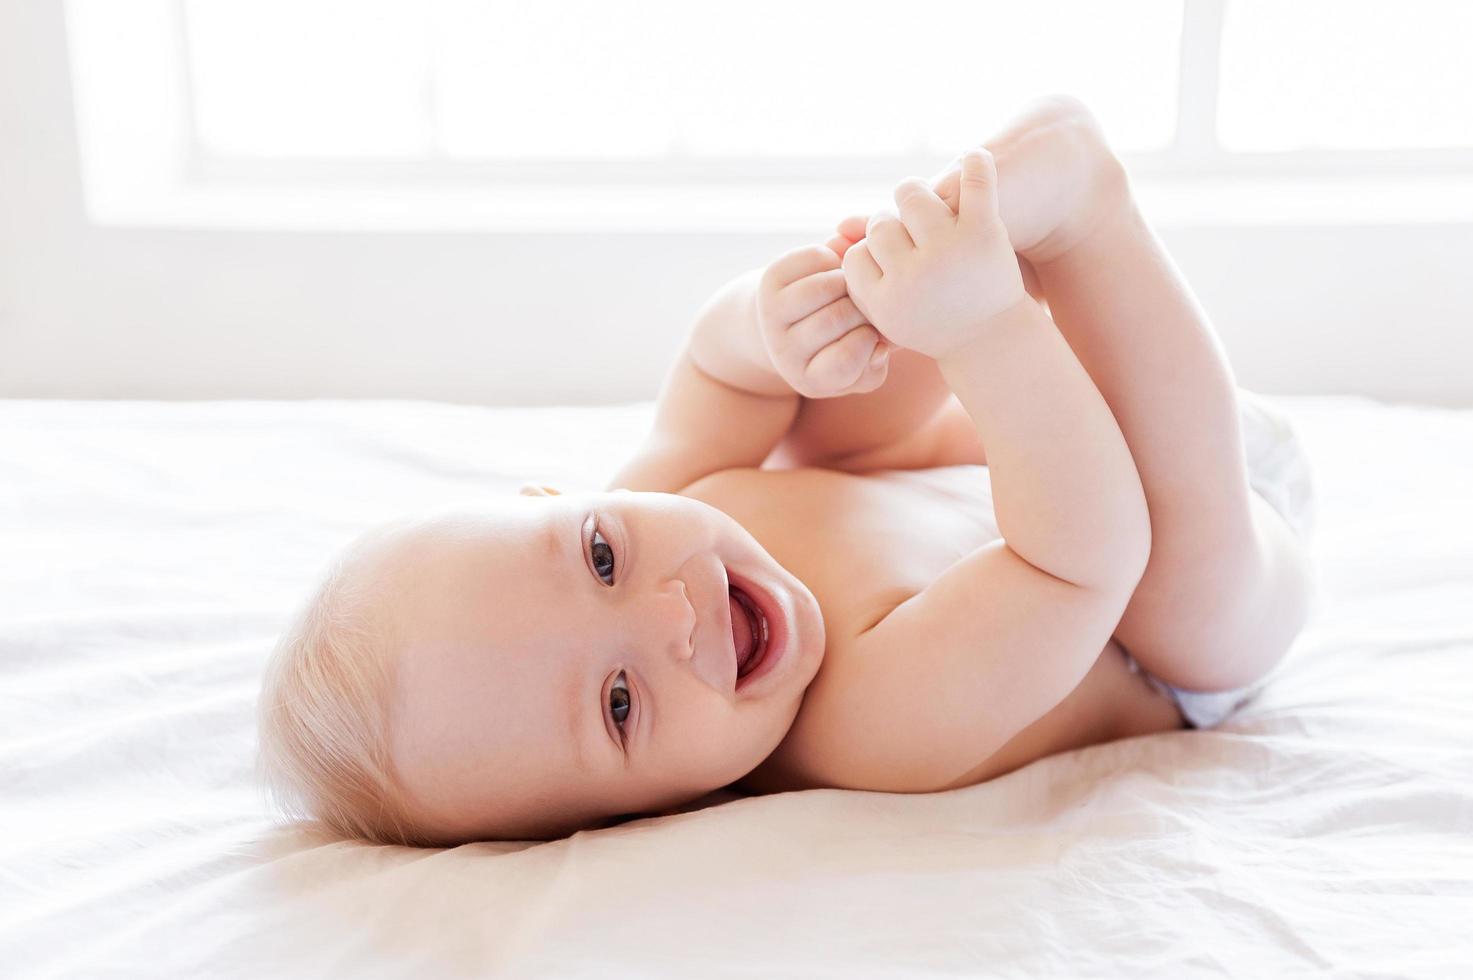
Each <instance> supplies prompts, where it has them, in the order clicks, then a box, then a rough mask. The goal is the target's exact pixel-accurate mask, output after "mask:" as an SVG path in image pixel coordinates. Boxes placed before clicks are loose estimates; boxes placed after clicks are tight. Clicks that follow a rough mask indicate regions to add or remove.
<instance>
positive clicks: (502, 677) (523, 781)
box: [362, 491, 824, 839]
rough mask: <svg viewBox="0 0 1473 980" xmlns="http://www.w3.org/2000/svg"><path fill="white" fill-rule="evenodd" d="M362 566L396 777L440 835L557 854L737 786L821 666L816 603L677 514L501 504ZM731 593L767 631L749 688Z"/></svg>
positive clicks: (735, 542)
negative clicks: (529, 845)
mask: <svg viewBox="0 0 1473 980" xmlns="http://www.w3.org/2000/svg"><path fill="white" fill-rule="evenodd" d="M362 567H363V568H364V571H365V572H366V573H367V574H369V575H371V576H372V577H373V579H374V581H375V582H376V583H377V584H379V585H382V586H383V587H384V595H385V596H386V597H387V598H385V599H384V600H383V602H384V610H385V612H386V613H387V625H388V626H389V628H390V629H391V630H392V633H393V635H394V637H395V640H394V645H395V650H396V652H395V662H394V664H393V667H392V670H393V681H392V683H393V689H392V696H391V699H390V712H389V730H390V752H391V758H392V760H393V763H394V765H395V767H396V769H397V771H398V773H399V775H400V778H401V781H402V782H403V784H404V787H405V789H406V791H407V793H408V794H409V797H410V802H411V807H412V809H413V811H414V812H415V814H416V815H417V816H419V817H420V818H421V819H423V820H426V821H427V822H428V823H429V825H430V826H431V827H433V829H434V831H435V832H436V833H438V834H440V835H443V836H446V837H455V838H458V839H472V838H495V839H515V838H546V837H553V836H560V835H562V834H565V833H569V832H571V831H572V830H575V829H578V828H580V827H586V826H589V825H590V824H592V823H595V822H597V821H599V820H601V819H603V818H606V817H610V816H615V815H621V814H626V813H648V812H652V811H657V810H660V809H664V808H667V807H671V806H676V805H679V804H681V803H685V802H687V801H689V800H692V799H695V798H696V797H699V796H701V795H703V794H705V793H707V792H710V791H711V790H714V789H718V788H720V787H723V786H726V785H728V784H730V783H732V782H734V781H735V780H737V779H740V778H741V777H742V776H744V775H746V774H747V773H748V772H750V771H751V770H752V769H754V768H755V767H756V766H757V765H758V764H759V763H760V762H762V760H763V759H765V758H766V757H767V756H768V755H769V754H771V752H772V751H773V749H775V748H776V747H777V745H778V744H779V743H780V742H781V741H782V739H783V736H784V735H785V734H786V733H787V731H788V729H789V728H790V727H791V725H792V723H793V719H794V718H795V717H796V716H797V713H798V708H799V706H800V704H801V702H802V698H803V693H804V690H805V689H806V688H807V687H808V685H809V683H810V682H811V681H812V680H813V678H814V677H815V675H816V674H817V673H818V668H819V664H820V661H821V660H822V657H823V651H824V632H823V620H822V618H821V616H820V613H819V608H818V603H817V602H816V600H815V599H814V597H813V595H812V593H810V592H809V591H808V589H807V588H806V587H805V586H804V585H803V584H802V583H801V582H799V581H798V580H797V579H796V578H794V577H793V576H792V575H790V574H789V573H788V572H787V571H786V570H785V569H784V568H782V567H781V566H780V565H778V564H777V562H776V561H774V560H773V558H772V557H771V556H770V555H769V554H768V553H767V552H766V551H765V550H764V549H763V548H762V546H761V545H759V544H758V543H757V541H756V540H755V539H754V538H753V537H752V536H751V535H750V534H749V533H747V531H746V530H745V529H744V528H743V527H742V526H741V525H740V524H738V523H737V522H736V521H734V520H732V519H731V518H730V517H728V516H727V515H726V514H724V513H722V512H721V511H719V510H717V509H715V508H713V507H711V506H709V505H707V504H704V503H701V502H700V501H696V500H692V499H689V498H686V497H679V496H675V495H672V494H663V493H631V492H628V491H616V492H614V493H590V494H578V495H560V496H521V497H510V498H508V499H506V500H505V501H502V502H499V503H497V504H496V505H494V506H492V507H489V508H487V509H486V510H485V511H484V512H475V513H467V514H457V515H453V516H451V517H448V518H437V519H435V520H432V521H425V522H421V523H419V524H416V525H412V526H411V527H410V528H408V529H407V530H403V529H401V530H396V531H394V532H391V533H390V534H388V535H386V536H384V537H382V538H381V539H380V540H379V541H377V542H376V543H375V544H374V545H373V546H371V547H368V548H366V549H364V554H363V558H362ZM736 583H740V584H741V586H742V587H744V589H745V590H746V591H747V592H750V593H752V595H751V598H752V599H755V600H756V604H757V605H758V606H765V608H766V613H767V619H768V623H767V627H768V639H767V641H766V647H767V649H766V651H765V653H764V654H763V655H762V662H761V663H760V664H759V665H758V666H757V667H756V668H755V669H753V670H752V672H751V673H749V674H747V675H745V676H743V677H742V678H741V680H740V685H739V684H738V677H737V673H738V662H737V661H738V650H739V649H740V651H741V652H746V651H748V650H749V649H751V648H752V645H753V644H754V643H757V642H761V638H760V635H759V636H755V637H754V636H753V635H752V631H751V630H750V629H749V627H748V625H747V623H748V617H747V615H746V613H745V612H744V611H743V608H742V606H741V605H740V604H737V603H736V600H734V599H733V598H732V596H731V595H730V593H729V585H731V584H736ZM737 598H740V596H738V597H737ZM734 623H735V626H734ZM758 633H759V634H760V623H759V630H758Z"/></svg>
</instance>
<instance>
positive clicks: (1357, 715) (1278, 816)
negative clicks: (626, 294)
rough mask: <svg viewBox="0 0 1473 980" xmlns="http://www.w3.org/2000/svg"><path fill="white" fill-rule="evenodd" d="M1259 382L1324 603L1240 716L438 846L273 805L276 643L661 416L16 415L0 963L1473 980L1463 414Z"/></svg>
mask: <svg viewBox="0 0 1473 980" xmlns="http://www.w3.org/2000/svg"><path fill="white" fill-rule="evenodd" d="M1271 401H1272V402H1273V404H1275V405H1276V406H1278V407H1280V408H1282V409H1283V410H1284V411H1285V412H1287V413H1288V414H1289V416H1290V418H1291V419H1292V420H1293V422H1294V424H1295V425H1296V426H1297V428H1298V430H1299V433H1300V436H1301V438H1302V439H1303V441H1304V444H1305V447H1306V450H1307V451H1308V453H1309V455H1310V458H1311V460H1312V462H1313V465H1314V470H1315V478H1316V487H1317V492H1318V494H1319V501H1318V507H1319V510H1318V513H1317V515H1316V516H1317V528H1316V536H1315V539H1314V547H1315V551H1316V557H1317V560H1318V563H1319V568H1320V576H1321V582H1322V588H1323V593H1322V596H1321V602H1320V603H1319V605H1318V607H1317V609H1316V611H1315V614H1314V619H1313V620H1312V621H1311V623H1310V624H1309V626H1308V627H1307V628H1306V630H1305V632H1304V633H1303V635H1302V636H1301V637H1300V639H1299V640H1298V642H1297V643H1296V644H1295V646H1294V648H1293V650H1292V651H1291V653H1290V655H1289V657H1288V659H1287V660H1286V661H1285V662H1284V664H1283V665H1282V666H1281V668H1280V669H1279V671H1278V672H1277V673H1276V674H1275V676H1274V679H1273V683H1271V684H1269V685H1268V687H1267V688H1266V689H1265V690H1264V691H1263V693H1262V694H1260V695H1259V696H1258V697H1257V698H1256V699H1255V700H1254V701H1253V702H1251V703H1250V704H1249V705H1247V706H1246V707H1244V708H1243V709H1242V710H1241V711H1239V712H1238V713H1237V714H1236V715H1234V716H1233V717H1232V718H1231V719H1230V720H1229V721H1228V722H1226V723H1225V724H1224V725H1223V726H1222V727H1220V728H1218V729H1215V730H1212V731H1182V732H1173V733H1167V734H1159V735H1151V736H1147V737H1142V738H1135V739H1129V740H1125V741H1121V742H1115V743H1111V744H1106V745H1100V746H1093V747H1090V748H1087V749H1084V750H1080V751H1076V752H1070V753H1068V754H1064V755H1059V756H1055V757H1052V758H1048V759H1044V760H1041V761H1039V762H1036V763H1034V764H1033V765H1030V766H1027V767H1026V768H1023V769H1021V770H1018V771H1016V772H1014V773H1012V774H1010V775H1008V776H1005V777H1003V778H1001V779H998V780H995V781H993V782H990V783H986V784H983V785H980V786H973V787H968V788H965V789H960V790H954V791H950V792H945V793H937V794H927V795H898V794H885V793H861V792H852V791H842V790H813V791H808V792H801V793H789V794H781V795H776V796H769V797H739V796H736V795H735V794H728V795H727V796H726V797H725V798H724V799H717V800H715V801H712V802H713V803H714V804H715V805H709V806H706V807H704V808H701V809H696V810H692V811H690V812H685V813H678V814H673V815H669V816H663V817H658V818H649V819H643V820H638V821H633V822H630V823H626V824H623V825H621V826H617V827H613V828H609V829H605V830H601V831H594V832H584V833H580V834H577V835H574V836H573V837H571V838H568V839H565V840H561V841H555V842H549V843H527V842H518V843H506V842H502V843H483V844H474V845H467V846H463V847H458V848H454V849H448V850H417V849H409V848H395V847H376V846H370V845H367V844H364V843H361V842H348V841H340V840H336V839H334V838H332V837H331V836H329V835H327V834H325V833H324V832H323V831H322V830H321V829H320V828H318V827H316V826H315V825H312V824H297V825H283V824H280V823H278V822H277V819H276V818H275V816H274V815H273V814H272V813H271V812H270V810H269V809H268V808H267V806H266V803H265V801H264V800H263V798H262V797H261V795H260V793H259V790H258V788H257V787H256V786H255V784H254V783H253V782H252V781H251V764H252V755H253V748H254V746H253V741H254V729H253V706H254V699H255V696H256V693H257V687H258V682H259V674H260V671H261V668H262V665H263V663H264V661H265V658H266V655H267V653H268V651H269V649H270V646H271V644H272V641H273V640H274V638H275V636H276V634H277V632H278V631H279V630H280V629H281V628H282V626H283V625H284V624H285V623H286V621H287V618H288V617H289V615H290V614H291V613H292V611H293V610H294V609H295V607H296V606H297V604H298V603H299V602H300V601H301V600H302V599H303V598H304V596H305V595H306V592H307V589H308V587H309V586H310V585H311V584H312V583H313V582H314V581H315V580H316V579H317V577H318V576H319V575H320V573H321V572H322V570H323V568H324V567H325V564H326V562H327V560H328V558H329V557H330V556H331V554H332V553H333V552H334V551H335V550H336V549H337V548H338V547H340V546H341V545H342V544H344V543H345V542H346V541H347V540H349V539H350V538H352V537H353V536H354V535H356V534H357V533H358V532H359V531H360V530H362V529H363V528H364V527H366V526H368V525H370V524H373V523H375V522H377V521H380V520H383V519H385V518H388V517H393V516H399V515H402V514H404V513H407V512H412V511H415V510H420V509H430V508H436V507H441V506H446V505H450V504H456V503H463V502H472V501H479V500H485V499H486V498H487V497H488V496H494V495H498V494H507V493H512V492H514V491H515V489H516V487H517V486H518V485H519V484H520V483H521V482H522V481H524V480H535V481H537V482H541V483H549V484H552V485H554V486H565V487H571V488H596V487H598V486H600V485H601V484H602V482H603V480H604V479H605V478H606V477H607V475H609V474H610V473H612V472H613V470H614V469H615V467H616V466H617V465H618V463H619V462H620V460H621V459H622V458H623V457H624V455H625V454H626V453H627V452H628V451H629V450H630V449H631V448H632V447H633V446H634V445H635V443H636V441H637V440H638V438H639V437H640V435H641V434H642V433H643V431H644V429H645V427H646V425H647V424H648V422H649V419H650V417H651V412H652V406H651V405H650V404H647V403H642V404H634V405H626V406H617V407H606V408H576V409H575V408H545V409H484V408H472V407H464V406H453V405H446V404H438V403H425V402H330V401H329V402H301V403H287V402H205V403H173V404H169V403H149V402H113V403H104V402H38V401H9V402H0V974H3V975H5V976H7V977H62V976H65V977H134V976H137V977H156V976H167V977H189V976H204V975H210V976H223V977H263V976H271V977H292V976H329V975H333V976H338V975H341V976H354V977H363V978H373V977H461V976H467V977H468V976H513V977H553V976H557V977H578V976H595V975H596V976H600V977H604V976H615V977H621V976H631V977H632V976H640V977H663V976H671V977H768V976H808V977H834V978H839V977H844V978H848V977H853V976H869V975H904V976H918V977H925V976H943V975H944V976H955V975H959V974H962V975H996V976H1092V977H1114V976H1122V977H1140V976H1169V977H1187V976H1198V975H1202V976H1211V975H1235V976H1295V975H1300V974H1307V973H1329V974H1333V975H1337V976H1350V975H1354V976H1366V977H1380V976H1385V977H1390V976H1397V977H1403V976H1425V977H1449V976H1473V411H1454V410H1447V409H1430V408H1417V407H1410V406H1391V405H1383V404H1378V403H1375V402H1371V401H1367V400H1363V399H1358V398H1273V399H1271Z"/></svg>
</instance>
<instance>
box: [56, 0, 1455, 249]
mask: <svg viewBox="0 0 1473 980" xmlns="http://www.w3.org/2000/svg"><path fill="white" fill-rule="evenodd" d="M1227 2H1228V0H1184V7H1183V20H1182V36H1181V53H1180V57H1179V60H1178V65H1179V67H1178V80H1177V94H1178V98H1177V115H1176V125H1175V132H1174V135H1173V139H1172V142H1171V143H1170V144H1169V145H1168V146H1167V147H1165V148H1163V149H1161V150H1157V151H1150V152H1141V153H1126V154H1122V157H1123V158H1124V160H1125V163H1126V166H1127V168H1128V170H1129V171H1130V173H1131V174H1132V177H1133V180H1134V181H1135V184H1136V188H1137V192H1138V194H1139V195H1140V196H1141V198H1142V202H1143V207H1144V208H1145V209H1146V210H1147V211H1148V213H1151V214H1152V217H1153V219H1155V220H1158V221H1161V222H1164V223H1167V224H1217V223H1225V224H1244V223H1250V224H1274V223H1305V222H1309V223H1344V222H1347V221H1354V222H1364V221H1371V222H1384V221H1395V222H1428V221H1470V220H1473V147H1456V148H1428V149H1390V150H1349V149H1347V150H1295V151H1285V152H1272V153H1264V152H1258V153H1248V152H1237V151H1229V150H1226V149H1225V148H1224V147H1223V146H1222V145H1221V144H1220V142H1219V141H1218V137H1217V109H1218V83H1219V52H1220V47H1221V39H1222V29H1223V20H1224V13H1225V10H1226V4H1227ZM185 9H186V8H185V3H184V0H129V2H127V3H118V2H116V0H67V2H66V14H67V33H68V46H69V60H70V62H71V71H72V78H73V95H74V107H75V111H76V119H77V128H78V141H79V147H80V150H81V156H82V173H83V185H84V192H85V198H86V201H87V207H88V211H89V214H90V216H91V217H92V219H93V220H94V221H95V222H97V223H98V224H101V225H113V226H140V225H142V226H164V227H233V228H262V229H278V230H280V229H301V230H445V229H464V230H484V231H588V230H600V231H699V232H715V231H749V232H753V231H761V232H787V231H811V230H812V229H813V228H814V227H815V226H816V225H817V226H823V225H826V224H828V223H831V222H832V221H833V220H835V219H836V217H837V216H842V215H843V214H846V213H852V212H854V211H856V210H863V209H864V208H865V207H866V206H875V205H876V204H877V203H883V202H885V201H887V200H888V198H889V189H890V188H891V187H892V186H893V184H894V182H895V181H896V180H897V179H898V178H899V177H900V176H903V175H906V174H926V173H930V172H933V171H934V170H935V168H936V166H937V164H936V161H935V160H934V159H933V158H929V157H919V156H863V157H858V156H856V157H835V156H823V157H806V158H805V157H795V158H782V159H781V160H774V159H772V158H755V157H752V158H743V157H725V158H709V157H701V158H679V157H675V158H669V159H663V160H659V161H618V160H614V161H592V162H591V161H586V160H567V159H561V160H552V159H547V160H536V159H531V160H517V161H489V160H487V161H472V160H461V159H452V158H449V157H446V156H444V155H434V154H431V155H429V156H427V157H426V156H421V157H416V158H411V159H402V160H396V159H371V158H359V159H351V160H349V159H280V160H273V159H256V158H246V157H224V156H220V155H218V154H214V153H211V152H209V151H208V150H207V149H206V148H205V147H204V146H203V145H202V142H201V140H200V138H199V135H198V133H197V132H196V129H195V114H194V111H193V109H194V106H193V96H194V92H193V86H192V83H191V77H192V69H191V66H190V64H189V51H188V45H187V43H186V32H185V17H186V13H185ZM130 45H131V47H130ZM124 66H126V68H124ZM108 67H110V68H111V69H112V70H111V71H108V70H106V68H108ZM125 76H126V77H125ZM595 168H596V171H595ZM835 169H838V170H840V171H841V172H843V173H844V174H845V175H846V177H845V179H844V180H843V181H841V182H835V181H833V179H832V177H831V175H832V174H833V172H834V171H835ZM1368 195H1371V196H1372V197H1374V200H1370V201H1368V197H1367V196H1368Z"/></svg>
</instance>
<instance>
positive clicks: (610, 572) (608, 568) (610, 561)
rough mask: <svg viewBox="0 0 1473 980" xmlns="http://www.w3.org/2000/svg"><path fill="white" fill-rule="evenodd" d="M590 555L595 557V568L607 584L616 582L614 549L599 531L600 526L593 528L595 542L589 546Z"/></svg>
mask: <svg viewBox="0 0 1473 980" xmlns="http://www.w3.org/2000/svg"><path fill="white" fill-rule="evenodd" d="M588 556H589V557H590V558H592V559H593V570H594V572H596V573H597V574H598V577H599V578H600V579H603V583H604V584H605V585H613V584H614V549H613V548H611V547H609V543H608V542H607V541H605V540H604V536H603V535H602V534H599V533H598V528H597V527H595V528H594V529H593V542H592V543H591V544H590V545H589V546H588Z"/></svg>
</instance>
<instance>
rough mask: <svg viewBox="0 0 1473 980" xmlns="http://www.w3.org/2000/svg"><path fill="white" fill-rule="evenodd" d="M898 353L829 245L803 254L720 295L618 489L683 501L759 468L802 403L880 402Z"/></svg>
mask: <svg viewBox="0 0 1473 980" xmlns="http://www.w3.org/2000/svg"><path fill="white" fill-rule="evenodd" d="M888 360H889V345H887V344H884V343H883V342H882V341H881V339H880V335H879V333H878V331H876V330H875V328H874V327H872V326H870V325H869V324H868V323H867V322H866V321H865V318H864V315H863V314H861V313H860V312H859V310H858V308H857V307H856V306H855V305H854V303H853V301H852V300H851V299H850V298H849V295H848V289H847V286H846V284H845V282H844V271H843V268H842V267H841V260H840V258H839V256H838V255H837V254H836V253H835V252H834V250H833V249H832V248H830V247H828V246H825V245H809V246H803V247H801V248H795V249H793V250H791V251H789V252H787V253H785V254H783V255H782V256H780V257H779V258H778V259H777V260H776V261H774V262H773V263H771V264H770V265H768V266H767V267H766V268H765V269H756V270H753V271H751V272H748V273H745V274H743V275H741V276H738V277H737V278H736V279H734V280H732V281H731V282H730V283H728V284H727V285H726V286H724V287H722V288H721V289H720V290H718V291H717V293H716V295H715V296H714V297H712V299H711V300H710V301H709V302H708V303H707V304H706V306H705V307H704V308H703V309H702V310H701V312H700V314H699V315H698V316H697V318H696V322H695V325H694V327H693V329H692V330H691V334H690V337H689V338H688V340H687V341H686V344H685V346H684V347H683V348H682V350H681V352H680V354H679V356H678V357H677V358H676V361H675V364H674V365H673V366H672V367H671V369H670V372H669V374H668V375H667V376H666V378H665V383H664V385H663V386H662V388H661V391H660V395H659V400H658V403H657V407H656V410H655V422H654V426H653V428H652V430H651V432H650V434H649V436H648V437H647V438H646V440H645V442H644V444H643V445H642V446H641V448H640V449H639V451H638V452H637V453H636V454H635V456H634V458H633V459H631V460H630V461H629V462H628V463H626V464H625V465H624V466H623V467H622V468H621V469H620V470H619V472H618V473H617V474H615V476H614V479H613V481H612V482H611V488H617V487H624V488H626V489H631V490H658V491H664V492H667V493H674V492H678V491H679V490H681V489H683V488H684V487H686V486H689V485H690V484H691V483H693V482H695V481H696V480H698V479H700V478H701V477H703V476H706V475H708V474H710V473H715V472H717V471H719V470H724V469H730V468H733V467H757V466H761V465H762V463H763V462H764V461H765V460H766V459H767V457H768V455H769V454H770V453H771V452H772V450H773V449H774V448H775V447H776V446H777V445H778V443H779V442H781V441H782V439H783V437H784V436H785V435H786V434H787V433H788V431H789V430H790V429H791V428H792V425H793V421H794V419H795V418H797V416H798V409H799V405H800V403H801V399H802V397H811V398H825V399H837V398H838V397H839V396H844V395H861V394H863V393H866V392H870V391H874V390H875V389H877V388H879V387H880V385H881V384H882V383H883V382H884V380H885V378H886V375H887V372H888Z"/></svg>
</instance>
